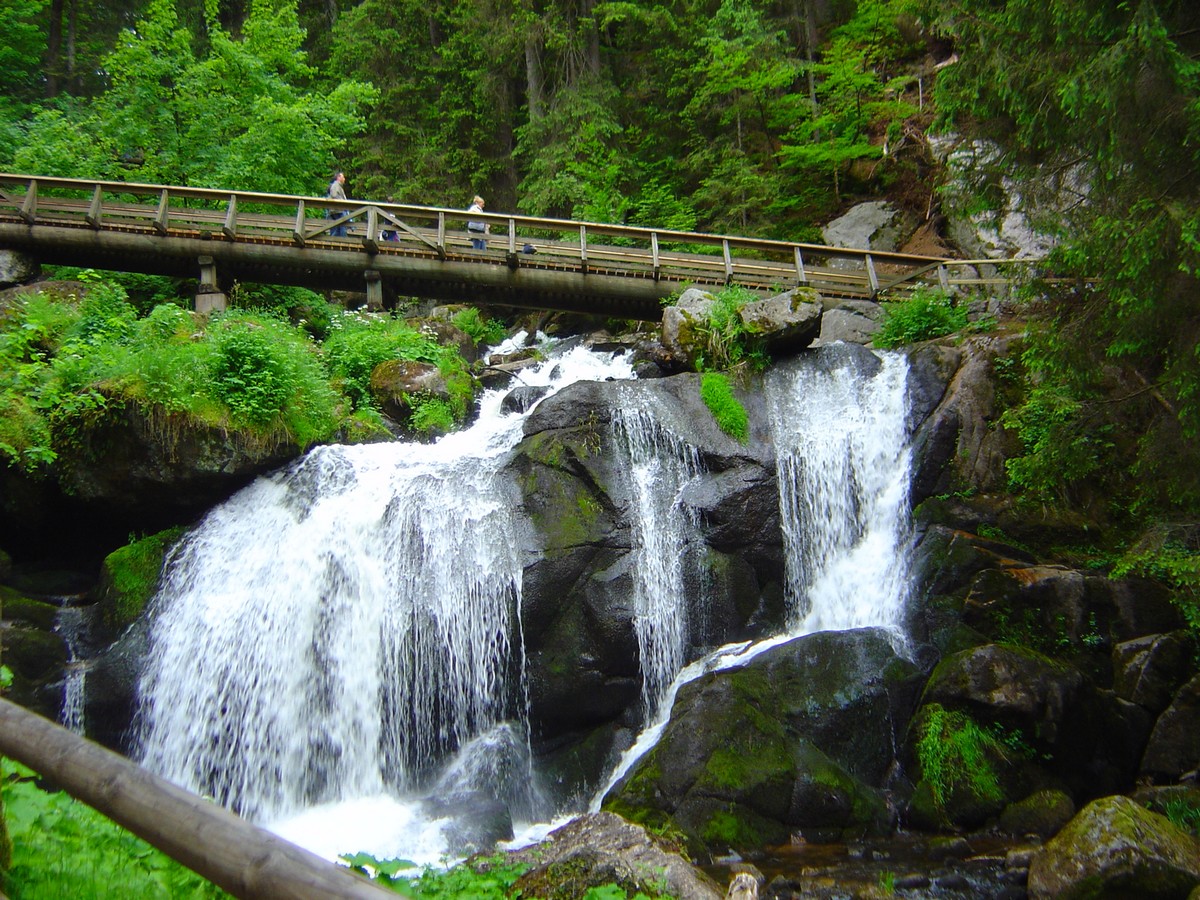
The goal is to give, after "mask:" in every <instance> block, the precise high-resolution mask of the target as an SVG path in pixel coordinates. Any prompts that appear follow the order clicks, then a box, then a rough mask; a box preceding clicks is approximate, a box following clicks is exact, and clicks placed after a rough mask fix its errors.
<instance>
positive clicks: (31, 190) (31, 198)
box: [20, 178, 38, 225]
mask: <svg viewBox="0 0 1200 900" xmlns="http://www.w3.org/2000/svg"><path fill="white" fill-rule="evenodd" d="M37 191H38V183H37V179H36V178H31V179H29V187H28V188H27V189H26V190H25V201H24V202H23V203H22V204H21V212H20V215H21V218H22V219H24V220H25V224H26V225H32V224H33V223H34V221H36V219H37Z"/></svg>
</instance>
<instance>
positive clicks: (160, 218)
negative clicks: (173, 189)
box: [154, 188, 171, 234]
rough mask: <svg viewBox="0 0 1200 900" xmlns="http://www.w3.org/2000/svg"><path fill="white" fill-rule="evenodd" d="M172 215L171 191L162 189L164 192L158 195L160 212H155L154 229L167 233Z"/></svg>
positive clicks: (160, 232)
mask: <svg viewBox="0 0 1200 900" xmlns="http://www.w3.org/2000/svg"><path fill="white" fill-rule="evenodd" d="M170 216H171V198H170V192H169V191H168V190H167V189H166V188H163V189H162V193H161V194H160V195H159V197H158V212H156V213H155V214H154V230H155V231H157V232H158V233H159V234H166V233H167V225H168V223H169V221H170Z"/></svg>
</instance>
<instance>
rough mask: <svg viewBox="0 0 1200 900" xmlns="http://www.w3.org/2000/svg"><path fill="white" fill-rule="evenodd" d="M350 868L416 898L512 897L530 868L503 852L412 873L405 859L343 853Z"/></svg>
mask: <svg viewBox="0 0 1200 900" xmlns="http://www.w3.org/2000/svg"><path fill="white" fill-rule="evenodd" d="M341 859H342V860H344V861H345V862H346V863H347V864H348V865H349V866H350V868H352V869H354V870H355V871H357V872H360V873H362V874H364V875H366V876H367V877H368V878H371V879H373V880H374V881H375V882H376V883H377V884H381V885H384V886H385V887H388V888H391V889H392V890H393V891H395V892H396V893H398V894H400V895H401V896H404V897H411V898H413V900H452V898H459V897H473V898H478V900H508V897H509V893H508V891H509V889H510V888H511V887H512V886H513V884H514V883H515V882H516V880H517V879H518V878H520V877H521V876H522V875H523V874H524V873H525V871H526V870H527V869H528V868H529V867H528V866H526V865H525V864H523V863H511V862H509V861H507V860H506V859H505V857H504V856H503V855H496V856H493V857H489V858H486V859H475V860H472V861H471V862H470V863H462V864H460V865H457V866H454V867H452V868H450V869H436V868H433V867H426V868H424V869H422V870H421V872H420V873H419V874H417V875H413V874H412V869H414V868H415V866H414V865H413V863H411V862H409V861H408V860H403V859H391V860H377V859H375V858H374V857H372V856H371V855H370V854H368V853H356V854H354V855H353V856H347V855H343V856H342V857H341Z"/></svg>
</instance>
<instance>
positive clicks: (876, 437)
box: [767, 344, 911, 636]
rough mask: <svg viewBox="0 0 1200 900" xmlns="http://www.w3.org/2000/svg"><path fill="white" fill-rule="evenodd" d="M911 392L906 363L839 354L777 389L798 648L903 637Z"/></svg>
mask: <svg viewBox="0 0 1200 900" xmlns="http://www.w3.org/2000/svg"><path fill="white" fill-rule="evenodd" d="M869 359H872V360H873V359H874V358H873V357H871V358H869ZM872 368H875V371H874V372H871V371H870V369H872ZM907 381H908V363H907V358H906V357H904V356H902V355H900V354H898V353H891V354H886V355H884V356H883V357H882V358H881V359H880V360H879V365H878V367H877V368H876V367H875V366H874V365H870V364H868V365H864V358H863V356H862V354H861V351H857V352H856V351H855V350H853V349H852V348H850V347H849V346H846V345H838V344H835V345H833V346H830V347H827V348H824V349H823V350H821V351H820V353H819V354H817V355H815V356H814V357H812V358H811V359H805V360H803V361H802V362H800V363H799V364H795V363H794V364H792V365H790V366H780V367H778V368H777V369H775V370H773V371H772V372H771V374H770V377H769V378H768V379H767V395H768V399H769V400H770V406H771V432H772V435H773V438H774V441H775V447H776V473H777V476H778V480H779V505H780V514H781V515H780V520H781V522H782V525H783V535H784V546H785V549H786V551H787V553H786V565H787V579H788V584H787V597H788V603H789V609H790V611H791V621H790V622H789V628H788V632H789V634H790V635H792V636H798V635H802V634H811V633H813V632H816V631H839V630H844V629H849V628H860V627H863V626H868V625H872V626H882V627H887V628H893V629H895V628H898V626H899V623H900V616H901V613H902V611H903V608H904V597H905V588H906V585H907V575H908V570H907V554H906V553H905V552H904V551H905V546H906V544H907V540H908V527H907V522H908V511H909V510H908V483H909V472H910V466H911V464H910V455H911V454H910V449H909V434H908V431H909V428H908V404H907V402H906V396H907Z"/></svg>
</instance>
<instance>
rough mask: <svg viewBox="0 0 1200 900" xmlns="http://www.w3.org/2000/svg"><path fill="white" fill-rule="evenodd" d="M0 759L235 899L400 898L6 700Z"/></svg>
mask: <svg viewBox="0 0 1200 900" xmlns="http://www.w3.org/2000/svg"><path fill="white" fill-rule="evenodd" d="M0 755H3V756H7V757H10V758H12V759H15V760H17V761H18V762H20V763H22V764H24V765H26V766H28V767H29V768H31V769H33V770H34V771H35V772H39V773H40V774H41V775H43V776H45V777H46V778H48V779H50V780H51V781H53V782H55V784H57V785H58V786H60V787H62V789H63V790H65V791H66V792H67V793H68V794H70V795H71V796H72V797H74V798H75V799H77V800H80V801H82V802H84V803H86V804H87V805H88V806H91V807H93V808H95V809H96V810H98V811H99V812H101V813H103V814H104V815H105V816H107V817H108V818H110V819H112V820H113V821H114V822H116V823H117V824H118V825H121V826H122V827H124V828H126V829H128V830H129V831H131V832H133V833H134V834H136V835H137V836H138V837H140V838H142V839H143V840H145V841H147V842H148V843H150V844H153V845H154V846H155V847H157V848H158V849H159V850H161V851H163V852H164V853H166V854H167V855H168V856H170V857H171V858H172V859H175V860H177V861H178V862H180V863H182V864H183V865H185V866H187V867H188V868H189V869H191V870H192V871H194V872H196V873H197V874H198V875H200V876H202V877H203V878H207V879H208V880H209V881H211V882H212V883H213V884H216V885H217V886H219V887H221V888H223V889H224V890H226V891H228V892H229V893H231V894H233V895H234V896H235V897H243V898H262V900H283V898H289V900H325V898H330V900H334V898H347V900H372V898H373V900H384V898H387V897H391V898H395V896H396V895H395V894H394V893H392V892H391V891H389V890H386V889H385V888H383V887H381V886H379V885H377V884H373V883H372V882H370V881H367V880H366V879H365V878H363V877H361V876H359V875H356V874H354V873H353V872H351V871H350V870H349V869H347V868H344V867H342V866H339V865H336V864H334V863H331V862H328V861H326V860H324V859H322V858H321V857H319V856H317V855H315V854H313V853H309V852H308V851H307V850H304V849H301V848H300V847H297V846H296V845H295V844H291V843H289V842H288V841H285V840H284V839H283V838H281V837H278V836H277V835H274V834H272V833H271V832H269V831H266V830H264V829H262V828H258V827H257V826H255V825H252V824H250V823H249V822H247V821H245V820H244V819H241V818H238V817H237V816H235V815H234V814H233V813H231V812H230V811H229V810H227V809H225V808H224V807H221V806H217V805H216V804H215V803H210V802H209V801H207V800H203V799H201V798H200V797H197V796H195V795H194V794H190V793H188V792H187V791H185V790H183V789H182V788H179V787H176V786H175V785H173V784H171V783H170V782H168V781H165V780H164V779H162V778H159V777H158V776H157V775H154V774H152V773H150V772H148V771H146V770H145V769H143V768H141V767H140V766H138V765H136V764H134V763H132V762H130V761H129V760H128V759H126V758H125V757H123V756H120V755H119V754H116V753H113V752H112V751H111V750H107V749H105V748H104V747H101V746H100V745H99V744H95V743H92V742H91V741H89V740H86V739H84V738H81V737H79V736H78V735H76V734H73V733H72V732H70V731H67V730H66V729H65V728H62V727H60V726H58V725H55V724H54V723H52V722H50V721H48V720H47V719H44V718H42V717H41V716H39V715H37V714H35V713H32V712H29V711H28V710H27V709H24V708H22V707H20V706H17V705H16V704H15V703H12V702H10V701H8V700H3V699H0Z"/></svg>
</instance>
